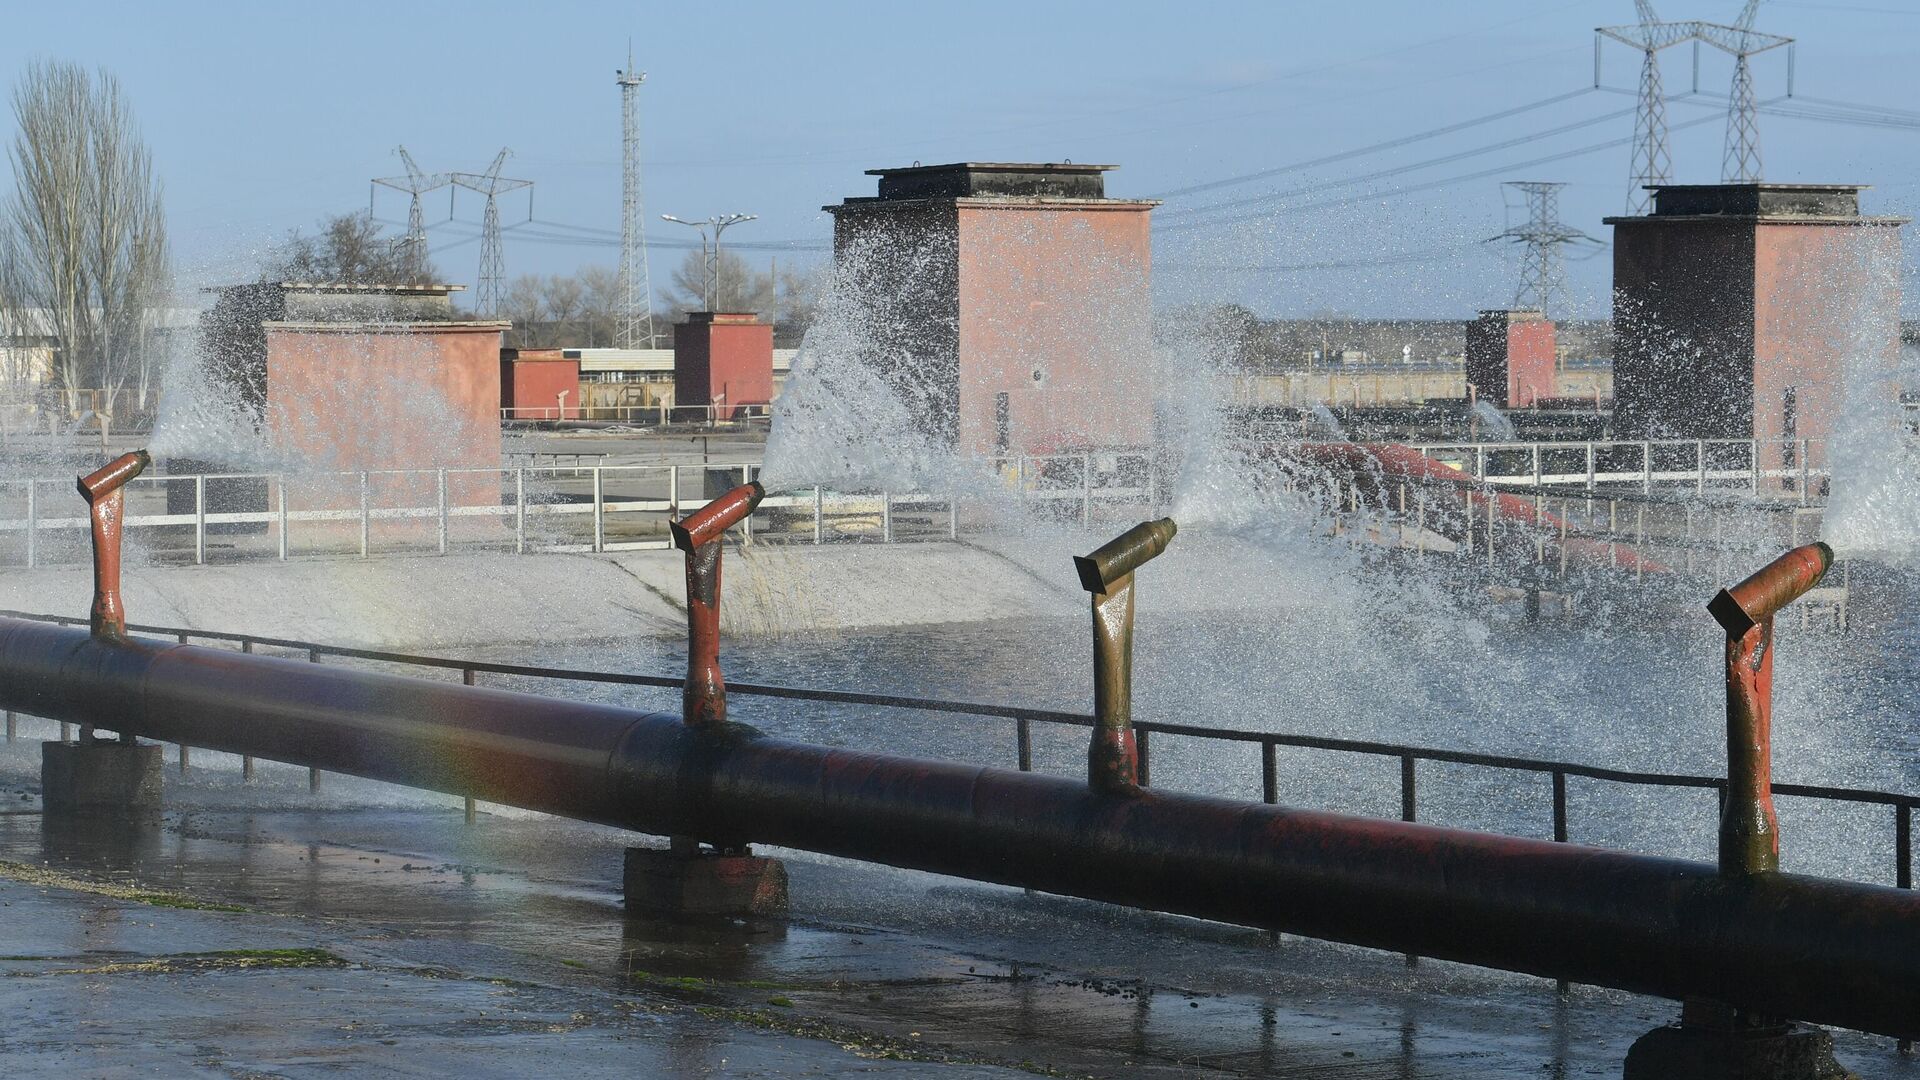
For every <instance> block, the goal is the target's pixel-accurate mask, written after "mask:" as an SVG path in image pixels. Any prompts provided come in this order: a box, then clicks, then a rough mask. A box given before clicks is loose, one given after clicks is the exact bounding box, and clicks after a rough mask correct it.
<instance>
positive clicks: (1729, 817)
mask: <svg viewBox="0 0 1920 1080" xmlns="http://www.w3.org/2000/svg"><path fill="white" fill-rule="evenodd" d="M1832 565H1833V549H1832V548H1830V547H1828V546H1827V545H1825V544H1818V543H1816V544H1807V545H1805V546H1803V547H1797V548H1794V549H1793V550H1792V551H1789V552H1787V553H1786V554H1785V555H1782V556H1780V557H1779V558H1777V559H1775V560H1773V561H1772V562H1771V563H1768V564H1767V565H1766V566H1765V567H1763V568H1762V569H1761V570H1760V571H1759V572H1758V573H1756V574H1754V575H1753V576H1752V577H1749V578H1747V579H1746V580H1745V581H1742V582H1741V583H1740V584H1738V585H1735V586H1733V587H1732V588H1730V589H1722V590H1720V593H1719V595H1717V596H1715V597H1714V598H1713V600H1712V602H1711V603H1709V604H1708V605H1707V611H1708V612H1709V613H1710V614H1712V615H1713V617H1714V620H1715V621H1717V622H1718V623H1719V624H1720V626H1721V628H1722V629H1724V630H1725V631H1726V633H1727V798H1726V802H1725V803H1724V804H1723V805H1722V807H1721V811H1720V872H1721V873H1723V874H1727V875H1731V876H1736V877H1743V876H1747V875H1751V874H1765V873H1771V872H1773V871H1777V870H1779V869H1780V819H1779V817H1778V815H1776V814H1775V812H1774V808H1773V653H1774V643H1773V616H1774V613H1775V612H1777V611H1779V610H1780V609H1781V608H1783V607H1786V606H1787V605H1788V604H1790V603H1792V602H1793V601H1795V600H1797V599H1799V598H1800V597H1801V596H1804V595H1805V594H1806V592H1807V590H1809V589H1811V588H1813V587H1814V586H1816V585H1818V584H1819V583H1820V579H1821V577H1823V576H1824V575H1825V574H1826V572H1827V570H1828V568H1829V567H1831V566H1832ZM1916 962H1920V958H1916Z"/></svg>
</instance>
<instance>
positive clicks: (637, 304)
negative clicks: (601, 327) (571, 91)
mask: <svg viewBox="0 0 1920 1080" xmlns="http://www.w3.org/2000/svg"><path fill="white" fill-rule="evenodd" d="M613 81H614V83H615V85H617V86H619V87H620V133H621V138H620V150H621V153H620V324H619V327H618V331H619V332H618V333H617V334H616V335H615V338H614V344H616V345H618V346H619V347H620V348H622V349H651V348H653V279H652V276H651V274H650V273H649V272H648V270H647V231H646V224H645V221H644V219H643V218H642V216H641V206H640V84H641V83H643V82H646V81H647V73H646V72H644V71H635V70H633V46H632V45H631V44H629V45H628V46H627V66H626V68H625V69H624V70H620V71H616V72H614V80H613Z"/></svg>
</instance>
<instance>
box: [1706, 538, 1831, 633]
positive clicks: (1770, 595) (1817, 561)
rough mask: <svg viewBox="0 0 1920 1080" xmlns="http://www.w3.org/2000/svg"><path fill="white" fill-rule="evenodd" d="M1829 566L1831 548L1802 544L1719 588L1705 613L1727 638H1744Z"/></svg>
mask: <svg viewBox="0 0 1920 1080" xmlns="http://www.w3.org/2000/svg"><path fill="white" fill-rule="evenodd" d="M1832 566H1833V549H1832V548H1830V547H1828V546H1827V545H1826V544H1824V543H1818V542H1816V543H1812V544H1804V545H1802V546H1800V547H1797V548H1794V549H1793V550H1792V551H1789V552H1787V553H1786V554H1785V555H1782V556H1780V557H1779V558H1777V559H1775V560H1773V561H1772V562H1770V563H1768V564H1767V565H1766V566H1764V567H1761V568H1760V569H1759V570H1758V571H1757V572H1755V573H1754V574H1753V576H1752V577H1749V578H1747V579H1746V580H1745V581H1742V582H1741V583H1740V584H1738V585H1735V586H1733V587H1732V588H1730V589H1721V590H1720V593H1719V595H1717V596H1715V597H1714V598H1713V600H1712V601H1711V602H1710V603H1708V604H1707V612H1708V613H1709V614H1711V615H1712V616H1713V617H1714V620H1715V621H1716V622H1718V623H1719V624H1720V625H1721V627H1722V628H1723V629H1725V630H1726V632H1727V636H1728V637H1730V638H1738V637H1743V636H1745V635H1746V633H1747V631H1749V630H1752V629H1753V628H1754V627H1756V626H1758V625H1760V624H1761V623H1762V622H1765V621H1766V620H1767V619H1770V618H1772V617H1773V614H1774V612H1776V611H1779V610H1780V609H1781V608H1783V607H1786V606H1787V605H1788V604H1791V603H1793V602H1794V601H1795V600H1798V599H1799V598H1800V597H1802V596H1804V595H1806V592H1807V590H1809V589H1811V588H1813V587H1814V586H1815V585H1818V584H1820V579H1821V578H1822V577H1823V576H1825V575H1826V572H1827V570H1828V569H1829V568H1831V567H1832Z"/></svg>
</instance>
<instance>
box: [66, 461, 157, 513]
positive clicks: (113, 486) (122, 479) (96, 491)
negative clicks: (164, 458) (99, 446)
mask: <svg viewBox="0 0 1920 1080" xmlns="http://www.w3.org/2000/svg"><path fill="white" fill-rule="evenodd" d="M151 464H153V458H152V457H150V456H148V454H147V452H146V451H145V450H134V451H132V452H130V453H125V454H121V455H120V456H119V457H117V458H114V459H113V460H112V461H109V462H107V463H106V464H105V465H102V466H100V467H99V468H98V469H95V470H94V471H93V472H90V473H88V474H87V475H85V476H83V477H81V478H80V480H79V488H80V497H81V498H83V499H85V500H87V505H89V506H92V505H93V504H94V503H96V502H98V501H99V500H100V499H102V498H104V497H106V496H108V495H112V494H113V493H114V492H117V491H119V490H120V489H121V488H122V487H125V486H126V483H127V481H129V480H131V479H133V478H134V477H136V476H139V475H140V474H141V473H143V472H145V471H147V466H149V465H151Z"/></svg>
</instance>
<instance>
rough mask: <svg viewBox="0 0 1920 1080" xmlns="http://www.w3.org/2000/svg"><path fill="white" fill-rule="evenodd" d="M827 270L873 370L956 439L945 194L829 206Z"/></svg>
mask: <svg viewBox="0 0 1920 1080" xmlns="http://www.w3.org/2000/svg"><path fill="white" fill-rule="evenodd" d="M827 209H829V210H831V211H834V217H833V257H834V273H835V275H836V277H837V278H838V279H839V281H840V283H841V286H842V289H843V291H844V293H845V297H846V301H847V304H848V307H849V311H848V319H849V321H850V322H852V323H853V324H855V327H856V329H855V330H854V331H853V332H854V333H856V334H857V335H858V337H859V340H860V341H861V342H862V344H863V345H864V347H865V348H867V349H868V350H869V356H870V357H871V358H872V363H873V366H874V368H875V369H876V371H877V373H878V374H879V376H880V377H881V378H882V379H883V380H885V381H886V382H888V383H889V384H890V385H891V386H892V387H893V389H894V392H895V393H896V394H897V395H898V396H899V397H900V399H901V400H903V401H906V402H909V403H911V404H913V405H914V406H915V407H917V408H918V409H919V410H920V411H921V415H922V423H923V424H924V425H925V426H926V428H927V430H928V431H929V432H931V433H933V434H934V435H935V436H936V437H939V438H942V439H945V440H948V441H952V440H955V439H957V438H958V437H959V399H960V284H959V277H960V255H959V253H960V245H959V238H958V231H959V209H958V207H956V206H955V205H954V203H953V202H952V201H951V200H928V201H916V202H864V203H849V204H846V205H843V206H830V207H827Z"/></svg>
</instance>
